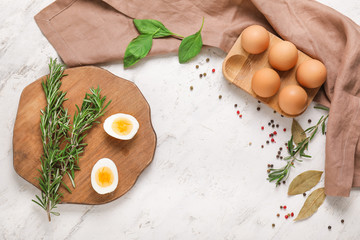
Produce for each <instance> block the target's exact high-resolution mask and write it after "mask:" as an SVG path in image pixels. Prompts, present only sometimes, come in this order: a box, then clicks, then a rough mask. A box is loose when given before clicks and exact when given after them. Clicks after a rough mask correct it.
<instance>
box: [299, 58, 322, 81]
mask: <svg viewBox="0 0 360 240" xmlns="http://www.w3.org/2000/svg"><path fill="white" fill-rule="evenodd" d="M296 80H297V81H298V82H299V84H300V85H301V86H303V87H307V88H317V87H320V86H321V85H322V84H323V83H324V82H325V80H326V67H325V65H324V64H323V63H322V62H320V61H319V60H316V59H310V60H306V61H305V62H303V63H301V64H300V65H299V67H298V69H297V71H296Z"/></svg>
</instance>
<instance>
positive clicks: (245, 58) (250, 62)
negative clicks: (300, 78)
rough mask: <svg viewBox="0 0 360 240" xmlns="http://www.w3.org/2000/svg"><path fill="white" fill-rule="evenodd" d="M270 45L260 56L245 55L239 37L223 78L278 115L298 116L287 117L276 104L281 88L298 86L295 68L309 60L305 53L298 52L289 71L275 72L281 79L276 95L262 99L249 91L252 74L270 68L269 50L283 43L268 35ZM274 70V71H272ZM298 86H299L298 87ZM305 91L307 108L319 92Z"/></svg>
mask: <svg viewBox="0 0 360 240" xmlns="http://www.w3.org/2000/svg"><path fill="white" fill-rule="evenodd" d="M269 34H270V43H269V47H268V49H267V50H266V51H265V52H263V53H260V54H257V55H254V54H249V53H247V52H246V51H245V50H244V49H243V48H242V46H241V35H240V36H239V38H238V39H237V40H236V42H235V44H234V46H233V47H232V48H231V50H230V51H229V53H228V54H227V56H226V58H225V60H224V62H223V66H222V71H223V74H224V76H225V78H226V79H227V80H228V81H230V82H231V83H233V84H234V85H236V86H238V87H240V88H241V89H243V90H244V91H245V92H247V93H249V94H250V95H252V96H253V97H255V98H256V99H258V100H260V101H262V102H263V103H265V104H267V105H268V106H269V107H271V108H272V109H274V110H275V111H277V112H278V113H280V114H282V115H284V116H287V117H295V116H298V115H300V114H298V115H289V114H287V113H285V112H284V111H282V110H281V109H280V107H279V104H278V97H279V93H280V91H281V89H282V88H284V87H285V86H287V85H299V83H298V82H297V81H296V69H297V67H298V66H299V65H300V64H301V63H302V62H304V61H305V60H308V59H311V57H309V56H308V55H306V54H305V53H303V52H301V51H298V53H299V54H298V56H299V58H298V61H297V64H296V66H295V67H293V68H292V69H290V70H289V71H285V72H281V71H277V70H276V71H277V72H278V73H279V75H280V79H281V86H280V89H279V91H278V92H277V94H276V95H275V96H273V97H270V98H262V97H259V96H257V95H256V94H255V93H254V92H253V90H252V89H251V79H252V77H253V75H254V73H255V72H256V71H257V70H260V69H262V68H264V67H269V68H272V67H271V66H270V64H269V61H268V55H269V50H270V48H271V47H272V46H273V45H274V44H276V43H278V42H280V41H283V40H282V39H280V38H278V37H277V36H275V35H274V34H272V33H270V32H269ZM274 70H275V69H274ZM299 86H300V85H299ZM304 89H305V91H306V92H307V94H308V101H307V107H308V106H309V105H310V103H311V101H312V100H313V99H314V97H315V95H316V93H317V92H318V91H319V89H320V87H319V88H314V89H308V88H304Z"/></svg>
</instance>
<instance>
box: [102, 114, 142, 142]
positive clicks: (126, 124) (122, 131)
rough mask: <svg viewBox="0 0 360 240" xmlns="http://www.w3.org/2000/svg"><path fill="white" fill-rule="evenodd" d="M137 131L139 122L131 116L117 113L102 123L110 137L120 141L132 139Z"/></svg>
mask: <svg viewBox="0 0 360 240" xmlns="http://www.w3.org/2000/svg"><path fill="white" fill-rule="evenodd" d="M138 129H139V122H138V121H137V120H136V118H134V117H133V116H131V115H129V114H125V113H117V114H114V115H111V116H110V117H108V118H107V119H106V120H105V122H104V130H105V132H106V133H107V134H109V135H110V136H112V137H114V138H117V139H121V140H129V139H132V138H133V137H134V136H135V134H136V133H137V131H138Z"/></svg>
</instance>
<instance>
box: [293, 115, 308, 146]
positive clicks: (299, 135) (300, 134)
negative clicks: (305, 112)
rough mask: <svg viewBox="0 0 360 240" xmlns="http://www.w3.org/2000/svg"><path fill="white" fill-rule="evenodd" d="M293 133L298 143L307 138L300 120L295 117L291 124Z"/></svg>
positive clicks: (295, 141)
mask: <svg viewBox="0 0 360 240" xmlns="http://www.w3.org/2000/svg"><path fill="white" fill-rule="evenodd" d="M291 134H292V136H293V140H294V143H295V144H296V145H298V144H299V143H301V142H302V141H304V140H305V138H306V134H305V132H304V129H302V127H301V126H300V124H299V123H298V121H296V120H295V119H293V122H292V124H291Z"/></svg>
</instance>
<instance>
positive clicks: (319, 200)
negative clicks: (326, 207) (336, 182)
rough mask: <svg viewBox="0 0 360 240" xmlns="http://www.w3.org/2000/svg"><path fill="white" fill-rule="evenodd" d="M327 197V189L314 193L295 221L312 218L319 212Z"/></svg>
mask: <svg viewBox="0 0 360 240" xmlns="http://www.w3.org/2000/svg"><path fill="white" fill-rule="evenodd" d="M325 197H326V195H325V188H318V189H316V190H315V191H313V192H312V193H311V194H310V195H309V197H308V198H307V199H306V201H305V203H304V205H303V207H302V208H301V210H300V212H299V214H298V216H297V217H296V218H295V220H294V221H300V220H303V219H306V218H308V217H311V216H312V215H313V214H314V213H315V212H316V211H317V210H318V208H319V207H320V206H321V204H323V202H324V200H325Z"/></svg>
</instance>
